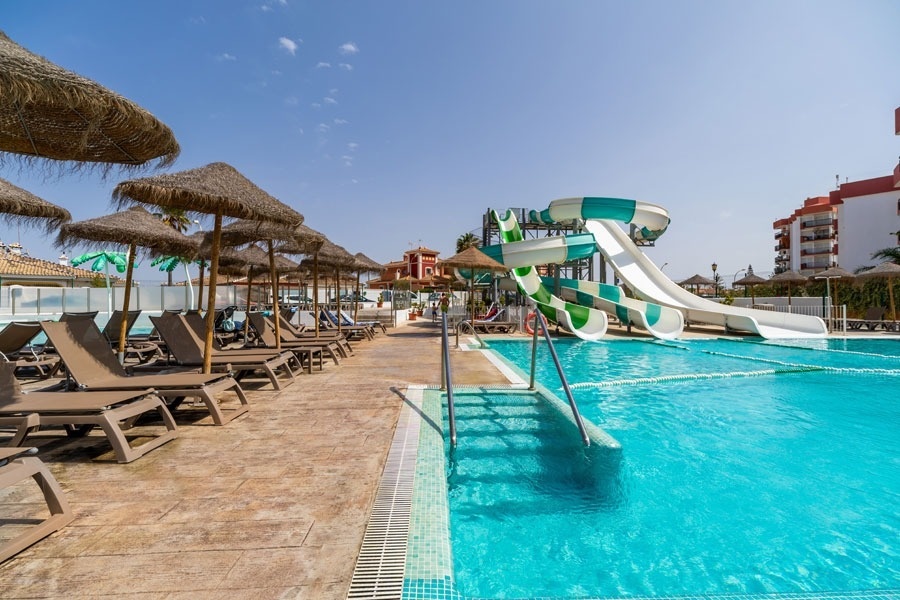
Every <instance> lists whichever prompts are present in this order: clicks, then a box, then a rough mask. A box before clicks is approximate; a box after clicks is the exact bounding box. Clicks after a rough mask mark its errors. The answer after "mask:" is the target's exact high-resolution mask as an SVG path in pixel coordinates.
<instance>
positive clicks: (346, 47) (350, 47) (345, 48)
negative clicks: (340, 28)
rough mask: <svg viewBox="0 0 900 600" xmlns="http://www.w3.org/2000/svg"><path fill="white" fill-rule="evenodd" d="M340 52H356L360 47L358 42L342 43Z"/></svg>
mask: <svg viewBox="0 0 900 600" xmlns="http://www.w3.org/2000/svg"><path fill="white" fill-rule="evenodd" d="M338 52H340V53H341V54H356V53H357V52H359V48H357V47H356V44H354V43H353V42H347V43H346V44H341V46H340V48H338Z"/></svg>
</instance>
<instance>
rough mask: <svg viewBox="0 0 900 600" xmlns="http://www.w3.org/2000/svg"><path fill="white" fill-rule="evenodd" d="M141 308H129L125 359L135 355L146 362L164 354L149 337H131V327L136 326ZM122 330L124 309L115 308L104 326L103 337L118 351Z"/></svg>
mask: <svg viewBox="0 0 900 600" xmlns="http://www.w3.org/2000/svg"><path fill="white" fill-rule="evenodd" d="M141 312H143V311H140V310H129V311H128V322H127V323H126V324H125V356H124V358H125V359H128V358H129V357H134V358H136V359H137V360H138V362H139V363H142V364H143V363H146V362H147V361H149V360H151V359H153V358H155V357H157V356H159V355H161V354H162V351H161V350H160V348H159V346H158V345H157V344H154V343H153V342H151V341H150V340H149V339H148V340H141V341H137V340H133V339H131V328H132V327H134V324H135V322H136V321H137V319H138V317H140V316H141ZM121 331H122V311H121V310H114V311H113V314H112V316H111V317H110V318H109V321H107V322H106V325H104V326H103V331H102V333H103V337H105V338H106V339H107V340H108V341H109V344H110V347H112V348H113V349H115V350H116V351H118V348H119V335H120V334H121Z"/></svg>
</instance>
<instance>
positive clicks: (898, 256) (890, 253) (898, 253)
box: [872, 246, 900, 265]
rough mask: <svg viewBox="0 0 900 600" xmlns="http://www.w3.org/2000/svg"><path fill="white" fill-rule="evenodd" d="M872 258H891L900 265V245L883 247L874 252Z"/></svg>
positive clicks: (890, 259)
mask: <svg viewBox="0 0 900 600" xmlns="http://www.w3.org/2000/svg"><path fill="white" fill-rule="evenodd" d="M872 258H876V259H878V258H880V259H882V260H889V261H891V262H893V263H897V264H898V265H900V246H897V247H896V248H882V249H881V250H878V251H876V252H873V253H872Z"/></svg>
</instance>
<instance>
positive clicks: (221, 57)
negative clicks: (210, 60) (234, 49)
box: [216, 52, 237, 62]
mask: <svg viewBox="0 0 900 600" xmlns="http://www.w3.org/2000/svg"><path fill="white" fill-rule="evenodd" d="M216 60H218V61H220V62H222V61H233V60H237V57H236V56H234V55H233V54H228V53H227V52H223V53H222V54H220V55H218V56H217V57H216Z"/></svg>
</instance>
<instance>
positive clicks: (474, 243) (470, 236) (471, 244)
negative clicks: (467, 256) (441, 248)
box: [456, 232, 481, 254]
mask: <svg viewBox="0 0 900 600" xmlns="http://www.w3.org/2000/svg"><path fill="white" fill-rule="evenodd" d="M480 246H481V240H479V239H478V238H477V237H475V234H474V233H472V232H469V233H464V234H462V235H461V236H459V237H458V238H456V253H457V254H459V253H460V252H462V251H463V250H466V249H468V248H479V247H480Z"/></svg>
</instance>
